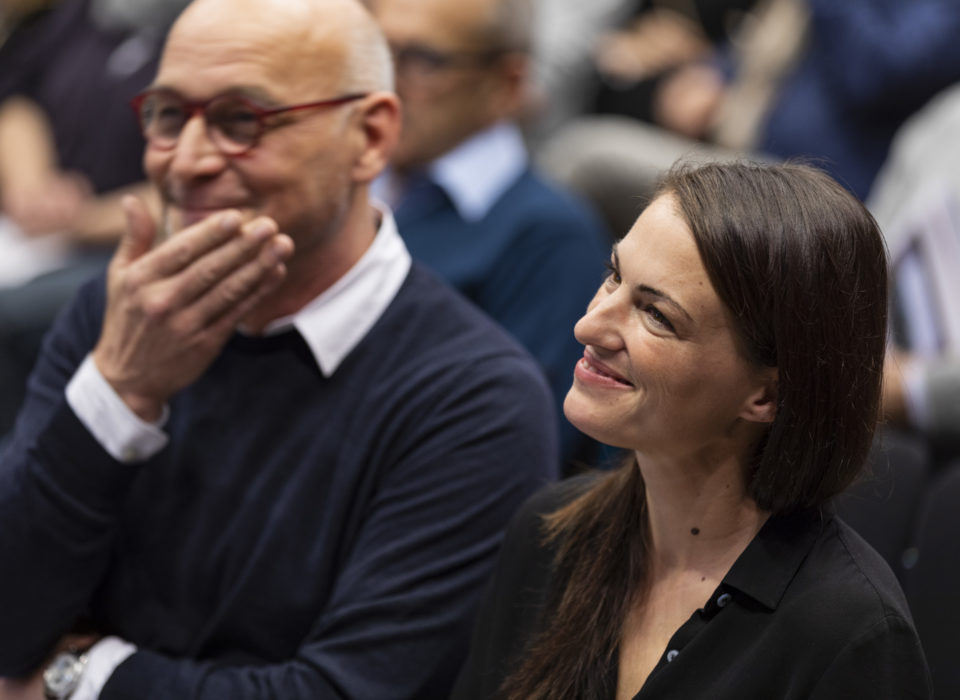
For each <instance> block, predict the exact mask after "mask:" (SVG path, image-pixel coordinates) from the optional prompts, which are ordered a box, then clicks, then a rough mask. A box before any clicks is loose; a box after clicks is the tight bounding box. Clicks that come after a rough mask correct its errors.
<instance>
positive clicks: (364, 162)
mask: <svg viewBox="0 0 960 700" xmlns="http://www.w3.org/2000/svg"><path fill="white" fill-rule="evenodd" d="M356 115H357V119H358V120H359V124H358V133H359V135H360V137H361V139H362V142H361V144H360V152H359V154H358V155H357V157H356V159H355V160H354V164H353V170H352V173H351V174H352V176H353V181H354V182H360V183H368V182H371V181H373V180H374V179H375V178H376V177H377V176H378V175H379V174H380V173H381V172H383V169H384V168H386V167H387V164H388V163H389V162H390V157H391V156H392V155H393V149H394V148H396V145H397V141H398V140H399V139H400V129H401V126H402V123H401V109H400V100H399V99H398V98H397V96H396V95H395V94H394V93H392V92H386V91H382V92H373V93H370V94H369V95H367V96H366V97H365V98H363V100H362V101H361V103H360V105H359V106H358V108H357V110H356Z"/></svg>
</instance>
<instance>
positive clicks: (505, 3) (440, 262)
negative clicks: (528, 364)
mask: <svg viewBox="0 0 960 700" xmlns="http://www.w3.org/2000/svg"><path fill="white" fill-rule="evenodd" d="M371 5H372V7H373V10H374V14H375V16H376V18H377V20H378V21H379V22H380V25H381V27H382V28H383V31H384V33H385V34H386V37H387V40H388V41H389V42H390V46H391V48H392V50H393V53H394V59H395V68H396V73H397V91H398V93H399V95H400V98H401V100H402V103H403V109H404V125H403V132H402V134H401V137H400V143H399V144H398V147H397V150H396V151H395V153H394V155H393V158H392V160H391V167H390V169H389V170H388V171H387V172H386V173H385V174H384V176H383V177H382V178H381V179H380V180H379V181H378V182H377V183H376V185H377V187H376V189H375V192H376V194H377V195H378V196H380V197H382V198H383V199H385V200H386V201H387V202H388V203H389V204H391V205H392V206H394V207H395V210H396V217H397V225H398V227H399V229H400V234H401V235H402V236H403V239H404V241H405V242H406V244H407V246H408V247H409V249H410V252H411V254H412V255H413V257H414V259H417V260H420V261H422V262H424V263H426V264H427V265H428V266H429V267H431V268H433V269H434V270H435V271H437V272H438V273H439V274H440V275H441V276H442V277H443V278H444V279H446V280H447V281H448V282H450V283H451V284H452V285H453V286H455V287H456V288H457V289H458V290H460V291H461V292H462V293H463V294H464V295H465V296H466V297H467V298H468V299H470V300H471V301H472V302H474V303H475V304H476V305H477V306H478V307H480V308H481V309H482V310H483V311H485V312H486V313H487V314H489V315H490V316H491V317H492V318H493V319H494V320H496V321H497V322H499V323H500V324H501V325H502V326H503V327H504V328H506V329H507V330H508V331H509V332H510V333H511V334H512V335H513V336H514V337H515V338H517V339H518V340H519V341H520V342H521V343H522V344H523V345H524V347H526V348H527V350H529V351H530V353H531V354H532V355H533V356H534V358H535V359H537V361H538V362H539V363H540V366H541V367H542V368H543V371H544V372H545V374H546V376H547V379H548V381H549V383H550V386H551V387H552V388H553V391H554V396H555V402H556V412H557V421H558V424H559V425H560V433H561V439H562V449H561V452H562V455H563V458H564V465H565V468H567V469H570V468H571V465H573V464H575V463H576V462H578V461H579V460H580V459H582V458H583V457H584V456H585V455H586V453H589V452H590V451H591V450H592V449H593V448H594V445H593V443H592V442H591V441H589V440H588V439H587V438H586V437H585V436H583V435H582V434H581V433H580V432H579V431H577V430H576V429H575V428H573V426H571V425H570V424H569V423H568V422H567V421H566V420H565V419H564V418H563V417H562V413H561V409H560V405H561V402H562V399H563V395H564V394H565V393H566V389H567V386H568V385H569V383H570V371H571V368H572V367H573V364H574V363H575V362H576V358H577V357H578V356H579V355H580V350H579V347H578V345H577V342H576V339H575V338H574V337H573V335H572V333H571V332H570V329H571V328H572V325H573V322H574V321H575V320H576V318H578V317H579V315H580V314H581V313H582V311H583V308H584V307H585V305H586V303H587V302H588V301H589V299H590V295H591V293H592V290H593V288H594V287H595V285H596V281H597V279H599V277H600V275H601V274H602V267H603V250H604V247H605V246H606V245H607V241H608V238H607V234H606V233H605V232H604V231H603V230H602V228H601V225H600V223H599V221H598V220H597V218H596V217H595V216H594V215H593V214H592V212H590V211H588V209H587V208H586V206H585V205H583V204H582V203H580V202H579V201H578V200H577V199H575V198H574V197H573V196H572V195H570V194H569V193H567V192H564V191H562V190H560V189H558V188H557V187H555V186H554V185H551V184H549V183H547V182H546V181H544V180H543V179H542V178H541V177H540V176H539V175H538V174H537V173H536V172H535V171H534V170H533V169H532V168H531V166H530V163H529V162H528V157H527V151H526V149H525V146H524V142H523V138H522V136H521V133H520V130H519V129H518V127H517V126H516V125H515V123H514V122H513V120H514V118H515V117H517V115H518V114H519V113H520V112H521V111H522V110H523V109H524V107H525V105H526V100H527V98H528V87H529V72H530V55H529V54H530V44H531V37H532V32H533V24H534V22H535V16H534V9H535V8H534V3H533V2H532V0H375V1H374V2H372V3H371Z"/></svg>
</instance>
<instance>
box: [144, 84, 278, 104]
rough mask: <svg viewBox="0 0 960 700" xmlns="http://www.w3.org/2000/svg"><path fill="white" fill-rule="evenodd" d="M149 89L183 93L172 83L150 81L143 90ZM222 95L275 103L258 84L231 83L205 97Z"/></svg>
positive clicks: (261, 102)
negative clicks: (214, 93)
mask: <svg viewBox="0 0 960 700" xmlns="http://www.w3.org/2000/svg"><path fill="white" fill-rule="evenodd" d="M150 90H168V91H170V92H174V93H176V94H178V95H181V96H182V95H183V93H182V92H181V91H180V90H178V89H177V88H175V87H173V86H172V85H165V84H163V83H151V84H150V85H148V86H147V87H146V89H145V91H150ZM223 95H240V96H241V97H246V98H248V99H251V100H253V101H254V102H258V103H260V104H261V105H263V106H264V107H273V106H275V105H277V104H279V103H278V102H277V100H276V99H275V98H274V97H272V96H271V95H270V94H269V93H268V92H267V91H266V90H264V89H263V88H262V87H260V86H258V85H231V86H230V87H228V88H226V89H224V90H221V91H220V92H218V93H217V94H216V95H210V97H209V98H207V99H212V98H214V97H221V96H223Z"/></svg>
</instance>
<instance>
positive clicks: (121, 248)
mask: <svg viewBox="0 0 960 700" xmlns="http://www.w3.org/2000/svg"><path fill="white" fill-rule="evenodd" d="M121 206H122V207H123V214H124V217H126V220H127V230H126V232H125V233H124V234H123V236H122V237H121V238H120V244H119V245H118V246H117V252H116V254H115V255H114V260H115V261H116V262H117V263H118V264H120V265H121V266H126V265H128V264H130V263H132V262H133V261H134V260H137V259H138V258H140V257H141V256H142V255H144V254H145V253H147V252H148V251H149V250H150V248H151V247H153V239H154V236H155V235H156V226H155V225H154V223H153V219H152V218H151V217H150V211H149V210H148V209H147V205H146V204H144V203H143V200H141V199H140V198H139V197H136V196H134V195H132V194H128V195H126V196H125V197H124V198H123V200H122V201H121Z"/></svg>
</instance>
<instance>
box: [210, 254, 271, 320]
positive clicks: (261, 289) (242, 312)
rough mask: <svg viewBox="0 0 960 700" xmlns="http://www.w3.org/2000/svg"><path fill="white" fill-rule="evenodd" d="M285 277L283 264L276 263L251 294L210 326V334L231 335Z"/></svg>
mask: <svg viewBox="0 0 960 700" xmlns="http://www.w3.org/2000/svg"><path fill="white" fill-rule="evenodd" d="M286 275H287V267H286V265H285V264H283V263H277V264H276V265H274V266H273V267H272V268H271V269H270V270H267V271H266V273H265V274H264V275H263V276H262V278H261V279H260V282H259V284H258V285H257V287H256V288H255V290H254V292H253V293H252V294H250V295H248V296H247V297H246V298H245V299H244V300H243V301H242V302H240V303H239V304H237V305H236V306H234V307H233V308H231V309H228V310H227V311H226V312H225V313H224V314H223V315H222V316H220V318H218V319H216V320H215V321H214V322H213V323H212V324H211V326H210V330H211V332H213V333H215V334H217V335H218V336H219V335H221V334H222V335H224V336H226V335H229V334H230V333H232V332H233V331H234V330H235V329H236V327H237V325H238V324H239V323H240V322H241V321H242V320H243V318H244V317H245V316H246V315H247V314H249V313H250V312H251V311H253V309H254V308H256V306H257V304H259V303H260V302H261V301H263V299H264V298H265V297H266V296H267V295H268V294H270V292H272V291H273V290H275V289H276V288H277V287H279V286H280V284H281V283H282V282H283V280H284V278H285V277H286Z"/></svg>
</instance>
